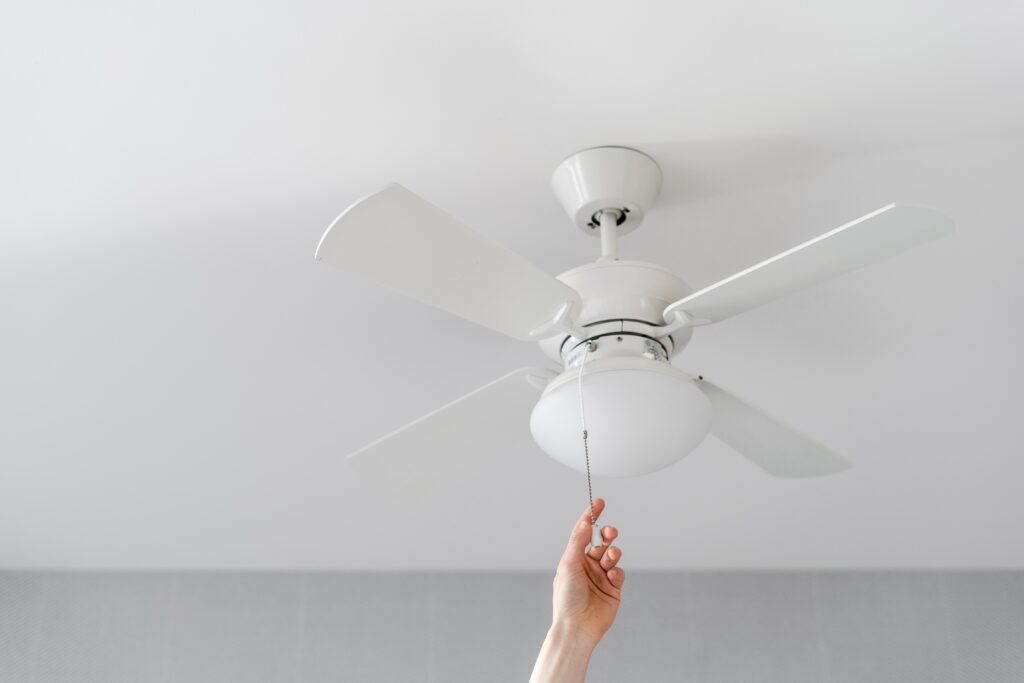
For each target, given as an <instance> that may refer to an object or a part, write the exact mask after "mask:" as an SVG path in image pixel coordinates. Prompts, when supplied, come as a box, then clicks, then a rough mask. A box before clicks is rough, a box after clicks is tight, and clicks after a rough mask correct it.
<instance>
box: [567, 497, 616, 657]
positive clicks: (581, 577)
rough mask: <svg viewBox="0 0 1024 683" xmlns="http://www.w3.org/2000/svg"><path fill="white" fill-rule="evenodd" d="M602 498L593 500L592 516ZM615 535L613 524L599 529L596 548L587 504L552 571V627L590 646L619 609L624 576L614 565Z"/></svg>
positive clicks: (600, 507) (600, 508)
mask: <svg viewBox="0 0 1024 683" xmlns="http://www.w3.org/2000/svg"><path fill="white" fill-rule="evenodd" d="M603 510H604V500H602V499H600V498H598V499H597V500H595V501H594V519H595V520H596V519H597V518H598V517H600V516H601V512H602V511H603ZM618 535H619V532H618V530H617V529H616V528H615V527H610V526H606V527H603V528H602V529H601V538H602V540H603V543H602V545H601V546H600V547H597V548H590V549H589V550H587V546H588V545H589V544H590V541H591V524H590V507H589V506H588V507H587V509H586V510H584V511H583V514H582V515H581V516H580V518H579V520H578V521H577V523H576V526H575V527H574V528H573V530H572V534H571V535H570V536H569V543H568V545H567V546H566V549H565V553H564V554H563V555H562V559H561V561H560V562H559V563H558V571H557V572H556V573H555V581H554V595H553V599H552V603H553V605H552V606H553V615H552V618H553V624H552V627H553V628H555V627H557V628H561V629H566V630H568V631H572V632H575V633H577V634H579V635H581V636H583V637H584V638H585V639H586V640H587V641H588V642H589V643H590V644H591V645H596V644H597V641H599V640H600V639H601V637H602V636H603V635H604V634H605V633H606V632H607V631H608V629H610V628H611V626H612V622H614V621H615V614H616V613H617V612H618V610H619V602H620V600H621V595H622V584H623V582H624V581H625V580H626V575H625V573H624V572H623V571H622V569H621V568H619V567H617V566H616V565H617V564H618V562H619V560H620V559H622V551H621V550H619V549H618V548H617V547H615V546H613V545H611V542H612V541H614V540H615V538H616V537H617V536H618Z"/></svg>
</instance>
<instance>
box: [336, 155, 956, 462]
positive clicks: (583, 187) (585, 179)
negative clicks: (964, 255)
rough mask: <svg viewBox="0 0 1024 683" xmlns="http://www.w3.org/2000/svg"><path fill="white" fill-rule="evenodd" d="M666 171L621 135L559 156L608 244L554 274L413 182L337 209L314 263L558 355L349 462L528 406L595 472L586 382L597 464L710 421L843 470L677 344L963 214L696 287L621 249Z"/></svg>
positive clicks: (687, 438)
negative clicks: (685, 360)
mask: <svg viewBox="0 0 1024 683" xmlns="http://www.w3.org/2000/svg"><path fill="white" fill-rule="evenodd" d="M661 182H662V174H661V169H660V168H659V166H658V164H657V163H656V162H655V161H654V160H653V159H652V158H651V157H649V156H647V155H646V154H644V153H642V152H639V151H637V150H634V149H630V148H626V147H597V148H593V149H588V150H584V151H582V152H579V153H577V154H574V155H572V156H570V157H569V158H568V159H566V160H565V161H563V162H562V163H561V164H559V166H558V167H557V168H556V169H555V173H554V176H553V178H552V188H553V190H554V193H555V196H556V197H557V198H558V200H559V202H560V203H561V205H562V207H563V208H564V209H565V211H566V213H567V214H568V215H569V217H570V218H571V219H572V221H573V223H574V224H575V225H576V226H577V227H578V228H579V229H580V230H582V231H583V232H584V233H586V234H587V235H592V236H594V237H595V238H599V239H600V243H601V256H600V258H598V259H597V261H596V262H594V263H589V264H587V265H583V266H580V267H578V268H573V269H572V270H569V271H567V272H565V273H562V274H561V275H559V276H557V277H552V276H551V275H549V274H548V273H545V272H544V271H542V270H540V269H539V268H537V267H536V266H534V265H533V264H531V263H530V262H529V261H527V260H525V259H523V258H522V257H520V256H519V255H517V254H515V253H513V252H512V251H510V250H508V249H506V248H505V247H503V246H502V245H500V244H498V243H496V242H494V241H492V240H491V239H489V238H487V237H485V236H484V235H481V234H479V233H476V232H474V231H472V230H470V229H469V228H467V227H465V226H464V225H463V224H461V223H460V222H459V221H457V220H456V219H455V218H453V217H451V216H449V215H448V214H446V213H445V212H443V211H441V210H440V209H438V208H437V207H435V206H433V205H432V204H429V203H428V202H426V201H424V200H423V199H421V198H420V197H418V196H417V195H415V194H413V193H412V192H410V191H409V190H407V189H405V188H404V187H402V186H401V185H397V184H396V185H390V186H388V187H386V188H384V189H383V190H381V191H379V192H377V193H375V194H372V195H369V196H368V197H365V198H363V199H361V200H359V201H357V202H356V203H355V204H353V205H352V206H350V207H349V208H347V209H346V210H345V211H344V212H342V214H341V215H340V216H338V218H337V219H336V220H335V221H334V222H333V223H332V224H331V226H330V227H329V228H328V229H327V232H325V233H324V236H323V238H322V239H321V240H320V244H319V246H318V247H317V251H316V258H317V260H320V261H323V262H324V263H327V264H330V265H332V266H336V267H338V268H341V269H343V270H347V271H350V272H353V273H356V274H358V275H360V276H363V277H365V278H367V279H369V280H371V281H373V282H375V283H377V284H379V285H382V286H384V287H388V288H390V289H393V290H396V291H398V292H401V293H402V294H405V295H406V296H409V297H411V298H413V299H416V300H418V301H420V302H421V303H425V304H428V305H431V306H434V307H436V308H439V309H441V310H444V311H447V312H449V313H452V314H455V315H457V316H460V317H462V318H465V319H467V320H470V321H472V322H475V323H478V324H480V325H483V326H484V327H488V328H490V329H492V330H495V331H497V332H501V333H503V334H506V335H509V336H511V337H514V338H516V339H521V340H524V341H535V342H539V345H540V348H541V350H542V351H543V353H544V354H545V355H546V356H547V357H548V358H549V359H551V360H552V361H554V362H556V363H557V364H558V365H559V367H560V368H561V372H560V373H558V372H555V371H552V370H547V369H543V368H523V369H521V370H517V371H515V372H512V373H509V374H508V375H505V376H504V377H502V378H500V379H498V380H496V381H494V382H492V383H490V384H488V385H486V386H484V387H482V388H481V389H478V390H477V391H474V392H472V393H471V394H469V395H467V396H464V397H463V398H461V399H458V400H456V401H454V402H453V403H450V404H448V405H446V406H444V407H443V408H441V409H439V410H437V411H435V412H433V413H431V414H430V415H428V416H426V417H424V418H421V419H420V420H417V421H416V422H413V423H412V424H410V425H407V426H406V427H403V428H401V429H399V430H397V431H396V432H394V433H392V434H389V435H387V436H386V437H384V438H382V439H379V440H378V441H375V442H374V443H372V444H370V445H368V446H365V447H364V448H362V449H360V450H358V451H356V452H355V453H352V454H351V455H350V456H349V457H350V459H351V460H352V461H353V463H355V464H359V465H361V466H362V467H363V468H364V469H368V470H370V471H371V472H372V473H376V474H381V475H384V474H389V473H390V474H395V472H396V471H397V470H400V469H401V466H400V464H401V463H406V464H408V463H411V462H414V460H413V459H412V458H413V456H412V454H411V453H409V451H410V450H411V448H412V447H413V444H420V445H422V444H427V445H434V446H435V447H439V448H448V447H453V448H463V449H465V448H467V447H472V445H473V444H474V443H477V442H480V441H482V440H483V439H485V438H487V439H493V438H495V435H494V429H495V423H496V422H500V421H501V420H502V419H503V418H505V417H508V419H509V420H511V419H514V417H513V416H515V415H519V416H521V418H522V419H523V421H524V422H525V418H526V412H529V410H530V408H531V406H532V412H530V413H529V425H530V430H531V432H532V434H533V438H534V440H535V441H536V443H537V444H538V445H539V446H540V448H541V449H542V450H543V451H544V452H546V453H547V454H548V455H549V456H551V457H552V458H553V459H555V460H557V461H558V462H560V463H562V464H564V465H567V466H568V467H571V468H573V469H576V470H579V471H587V457H586V454H585V452H584V448H583V446H581V443H580V419H581V417H582V416H581V414H580V410H581V399H582V396H581V393H580V392H585V394H586V415H585V419H586V421H587V422H588V423H589V424H590V425H591V427H590V430H589V436H590V441H589V461H590V462H589V464H590V469H591V470H592V471H593V473H594V474H596V475H604V476H632V475H641V474H646V473H649V472H654V471H656V470H660V469H662V468H664V467H667V466H669V465H671V464H672V463H674V462H676V461H678V460H680V459H681V458H683V457H684V456H685V455H687V454H688V453H690V452H691V451H692V450H693V449H694V448H696V447H697V446H698V444H700V443H701V441H703V440H704V438H705V437H706V436H707V435H708V433H709V432H710V433H711V434H713V435H714V436H716V437H717V438H719V439H721V440H722V441H724V442H725V443H727V444H728V445H730V446H731V447H732V448H734V449H735V450H737V451H738V452H740V453H741V454H743V455H745V456H747V457H748V458H749V459H750V460H752V461H753V462H754V463H756V464H757V465H759V466H760V467H762V468H763V469H764V470H766V471H767V472H768V473H770V474H773V475H776V476H785V477H805V476H815V475H824V474H830V473H834V472H838V471H840V470H843V469H846V468H847V467H849V462H848V461H847V460H846V459H845V458H843V457H842V456H840V455H838V454H836V453H834V452H832V451H831V450H830V449H828V448H827V447H825V446H823V445H821V444H820V443H818V442H816V441H815V440H813V439H811V438H809V437H807V436H804V435H802V434H800V433H798V432H796V431H795V430H793V429H791V428H790V427H788V426H786V425H784V424H783V423H782V422H780V421H779V420H777V419H775V418H773V417H771V416H769V415H768V414H767V413H765V412H764V411H761V410H759V409H757V408H755V407H753V406H751V405H750V404H748V403H746V402H744V401H742V400H740V399H739V398H737V397H736V396H734V395H733V394H731V393H729V392H728V391H726V390H725V389H723V388H722V387H720V386H718V385H716V384H713V383H711V382H709V381H707V380H705V379H704V378H703V377H701V376H695V375H690V374H687V373H685V372H683V371H682V370H679V369H678V368H676V367H674V366H673V365H672V364H671V359H672V358H673V357H674V356H675V355H676V354H678V353H679V352H680V351H682V350H683V349H684V348H685V347H686V344H687V343H688V342H689V340H690V337H691V335H692V334H693V330H694V328H695V327H699V326H701V325H706V324H711V323H715V322H718V321H721V320H724V319H726V318H729V317H731V316H733V315H736V314H739V313H742V312H744V311H746V310H749V309H751V308H754V307H756V306H759V305H761V304H764V303H767V302H769V301H771V300H774V299H777V298H779V297H782V296H784V295H786V294H788V293H790V292H793V291H796V290H799V289H802V288H804V287H808V286H811V285H814V284H816V283H819V282H821V281H824V280H826V279H828V278H831V277H834V276H836V275H839V274H841V273H844V272H847V271H850V270H853V269H855V268H858V267H860V266H864V265H867V264H869V263H872V262H874V261H877V260H880V259H882V258H885V257H887V256H890V255H893V254H896V253H898V252H901V251H903V250H905V249H907V248H909V247H912V246H914V245H917V244H919V243H922V242H925V241H927V240H930V239H933V238H936V237H940V236H943V235H946V234H948V233H950V232H952V229H953V224H952V221H951V220H950V219H949V218H948V217H946V216H945V215H943V214H942V213H940V212H938V211H936V210H934V209H930V208H926V207H921V206H912V205H906V204H890V205H888V206H885V207H882V208H881V209H878V210H877V211H874V212H872V213H869V214H868V215H866V216H863V217H861V218H858V219H857V220H854V221H851V222H849V223H846V224H845V225H842V226H840V227H838V228H835V229H834V230H830V231H828V232H826V233H824V234H822V235H820V236H818V237H816V238H814V239H812V240H809V241H807V242H804V243H802V244H800V245H798V246H796V247H793V248H792V249H789V250H787V251H784V252H782V253H781V254H778V255H776V256H773V257H772V258H770V259H767V260H765V261H762V262H761V263H758V264H756V265H753V266H751V267H750V268H747V269H745V270H742V271H740V272H739V273H736V274H735V275H732V276H730V277H727V278H725V279H724V280H721V281H720V282H717V283H715V284H712V285H710V286H708V287H705V288H703V289H701V290H699V291H696V292H695V291H693V290H692V288H691V287H690V286H689V285H688V284H687V283H686V281H684V280H683V279H682V278H680V277H678V276H677V275H675V274H673V273H672V272H671V271H669V270H667V269H665V268H663V267H661V266H658V265H655V264H652V263H647V262H645V261H632V260H622V259H620V258H619V256H618V238H619V237H621V236H622V235H625V234H627V233H629V232H632V231H633V230H636V228H637V227H638V226H639V225H640V223H641V222H642V220H643V217H644V214H645V213H646V212H647V211H648V210H649V209H650V208H651V206H652V205H653V204H654V201H655V199H656V198H657V196H658V193H659V191H660V189H661ZM581 363H585V367H584V368H581V367H580V364H581ZM581 371H582V374H581ZM538 394H539V396H538ZM498 428H499V429H507V430H515V429H525V424H523V425H521V426H517V425H515V424H514V423H511V424H501V425H500V426H499V427H498ZM485 434H486V436H485ZM499 438H500V436H499ZM474 440H476V441H474ZM481 445H482V443H481Z"/></svg>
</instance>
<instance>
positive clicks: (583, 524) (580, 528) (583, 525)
mask: <svg viewBox="0 0 1024 683" xmlns="http://www.w3.org/2000/svg"><path fill="white" fill-rule="evenodd" d="M586 528H587V523H586V522H582V521H581V522H580V523H579V524H577V525H576V531H583V530H584V529H586ZM563 533H564V532H563Z"/></svg>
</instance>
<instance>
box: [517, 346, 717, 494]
mask: <svg viewBox="0 0 1024 683" xmlns="http://www.w3.org/2000/svg"><path fill="white" fill-rule="evenodd" d="M578 377H579V368H570V369H569V370H567V371H565V372H563V373H562V374H561V375H559V376H558V377H556V378H555V379H553V380H552V381H551V383H550V384H549V385H548V386H547V388H546V389H545V390H544V393H543V395H542V396H541V398H540V401H538V402H537V405H536V406H534V408H533V413H532V414H531V415H530V431H531V432H533V438H534V440H535V441H536V442H537V444H538V445H539V446H540V447H541V449H542V450H543V451H544V452H545V453H547V454H548V455H550V456H551V457H552V458H554V459H555V460H557V461H558V462H560V463H562V464H563V465H567V466H568V467H571V468H573V469H574V470H579V471H580V472H585V471H586V464H585V459H584V455H583V438H582V430H581V426H580V397H579V384H578ZM583 399H584V406H585V408H584V409H585V410H586V417H587V431H588V433H589V438H588V441H589V445H590V470H591V472H592V473H593V474H594V475H595V476H608V477H629V476H635V475H640V474H647V473H649V472H654V471H657V470H660V469H662V468H664V467H668V466H669V465H671V464H672V463H674V462H676V461H678V460H680V459H681V458H683V457H684V456H685V455H687V454H688V453H690V451H692V450H693V449H694V448H696V447H697V444H699V443H700V442H701V441H703V440H704V437H705V436H707V434H708V431H709V430H710V428H711V403H710V401H709V400H708V398H707V396H705V395H704V393H703V392H702V391H701V390H700V389H698V388H697V386H696V385H695V384H694V382H693V380H692V379H691V378H690V377H689V375H687V374H686V373H684V372H682V371H680V370H677V369H676V368H674V367H672V366H671V365H669V364H668V363H664V362H661V361H656V360H650V359H647V358H637V357H617V358H604V359H598V360H592V361H588V362H587V364H586V368H585V370H584V372H583Z"/></svg>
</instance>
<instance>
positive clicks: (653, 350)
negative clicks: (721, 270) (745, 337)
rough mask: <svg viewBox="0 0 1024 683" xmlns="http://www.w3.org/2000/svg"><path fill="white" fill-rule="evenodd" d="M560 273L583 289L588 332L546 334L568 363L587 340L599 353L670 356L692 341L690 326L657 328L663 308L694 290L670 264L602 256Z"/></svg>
mask: <svg viewBox="0 0 1024 683" xmlns="http://www.w3.org/2000/svg"><path fill="white" fill-rule="evenodd" d="M558 279H559V280H561V281H562V282H564V283H565V284H567V285H569V286H570V287H572V288H573V289H574V290H576V291H577V292H579V295H580V298H581V299H582V301H583V305H582V308H581V310H580V312H579V315H578V316H577V323H578V325H579V326H580V327H582V328H583V329H585V330H586V331H587V333H588V334H587V337H586V338H585V339H576V338H575V337H573V336H571V335H567V334H564V333H562V334H558V335H555V336H553V337H549V338H547V339H544V340H542V341H541V342H540V347H541V349H542V350H543V351H544V353H545V355H547V356H548V357H549V358H551V359H552V360H555V361H557V362H559V363H562V364H563V365H565V367H567V368H568V367H571V366H572V365H574V364H575V362H576V356H577V354H575V353H574V351H575V350H576V349H577V348H578V347H579V345H580V344H581V343H583V342H585V341H593V342H595V345H596V347H595V348H594V351H593V353H594V356H593V357H595V358H599V357H604V356H608V355H615V356H624V355H633V356H643V357H647V358H652V359H654V360H664V361H666V362H667V361H668V359H669V358H671V357H672V356H673V355H675V354H676V353H677V352H678V351H679V350H680V349H682V348H683V347H684V346H686V344H687V342H689V341H690V336H691V335H692V330H691V329H689V328H684V329H681V330H677V331H675V332H673V333H672V334H670V335H664V334H660V333H659V332H658V330H657V328H659V327H661V326H662V325H664V324H665V320H664V318H663V317H662V311H664V310H665V308H666V307H667V306H668V305H669V304H671V303H673V302H675V301H678V300H679V299H682V298H683V297H685V296H687V295H688V294H690V293H691V292H692V291H693V289H692V288H691V287H690V286H689V285H688V284H687V283H686V281H684V280H683V279H682V278H680V277H679V276H677V275H675V274H674V273H672V271H670V270H668V269H667V268H663V267H662V266H658V265H655V264H653V263H647V262H644V261H598V262H597V263H589V264H587V265H583V266H579V267H578V268H573V269H572V270H569V271H566V272H564V273H562V274H561V275H559V276H558ZM591 333H592V334H591Z"/></svg>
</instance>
